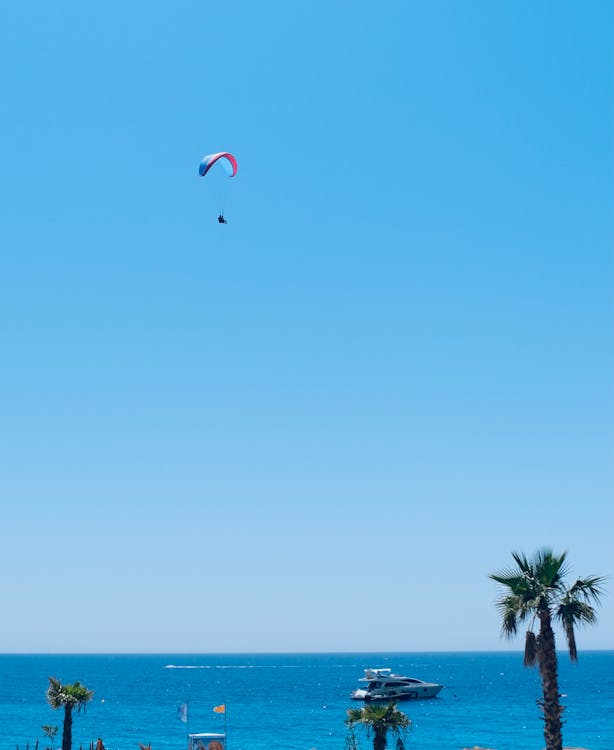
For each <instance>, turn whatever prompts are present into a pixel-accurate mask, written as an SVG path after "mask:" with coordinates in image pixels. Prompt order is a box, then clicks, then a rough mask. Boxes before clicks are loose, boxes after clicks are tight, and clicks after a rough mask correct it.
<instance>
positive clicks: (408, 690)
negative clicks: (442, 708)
mask: <svg viewBox="0 0 614 750" xmlns="http://www.w3.org/2000/svg"><path fill="white" fill-rule="evenodd" d="M358 681H359V682H366V683H367V686H366V687H364V688H359V689H358V690H355V691H354V692H353V693H352V698H353V699H354V700H356V701H401V700H418V699H419V698H434V697H435V696H436V695H437V694H438V693H439V691H440V690H442V688H443V685H437V684H435V683H434V682H423V681H422V680H416V679H415V678H414V677H403V676H402V675H400V674H393V673H392V670H390V669H365V676H364V677H361V678H360V680H358Z"/></svg>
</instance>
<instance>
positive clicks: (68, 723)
mask: <svg viewBox="0 0 614 750" xmlns="http://www.w3.org/2000/svg"><path fill="white" fill-rule="evenodd" d="M71 748H72V705H71V704H70V703H65V704H64V729H63V730H62V750H71ZM548 750H549V749H548Z"/></svg>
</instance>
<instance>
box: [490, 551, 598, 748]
mask: <svg viewBox="0 0 614 750" xmlns="http://www.w3.org/2000/svg"><path fill="white" fill-rule="evenodd" d="M512 557H513V558H514V561H515V563H516V566H517V567H514V568H507V569H505V570H503V571H501V572H499V573H493V574H492V575H490V578H492V580H493V581H496V582H497V583H499V584H501V586H503V588H504V591H503V593H502V595H501V597H500V598H499V599H498V601H497V608H498V609H499V612H500V613H501V617H502V630H503V635H505V636H507V637H508V638H513V637H514V636H515V635H516V631H517V628H518V623H519V622H524V621H525V620H529V628H528V630H527V633H526V639H525V651H524V665H525V667H529V666H531V667H532V666H534V665H535V664H537V665H538V666H539V674H540V678H541V683H542V693H543V700H540V701H538V703H539V705H540V706H541V710H542V712H543V714H544V738H545V740H546V750H561V749H562V747H563V734H562V724H563V722H562V720H561V714H562V713H563V710H564V709H563V706H561V704H560V701H559V698H560V694H559V684H558V662H557V656H556V646H555V641H554V630H553V628H552V624H553V621H559V622H560V623H561V624H562V626H563V630H564V631H565V635H566V637H567V644H568V646H569V656H570V658H571V660H572V661H577V660H578V651H577V648H576V636H575V628H576V627H577V626H578V625H582V624H592V623H594V622H596V620H597V616H596V614H595V609H594V607H593V606H592V605H593V604H599V599H600V597H601V595H602V593H603V589H602V584H603V578H599V577H598V576H588V577H586V578H578V580H577V581H576V582H575V583H574V584H573V585H572V586H571V587H569V588H568V587H567V586H566V584H565V582H564V578H565V576H566V575H567V573H568V566H567V564H566V559H567V553H566V552H563V554H561V555H555V554H554V553H553V552H552V550H551V549H548V548H544V549H542V550H540V551H538V552H537V553H536V554H535V555H534V557H533V559H532V560H529V559H527V558H526V557H525V556H524V555H523V554H521V553H519V552H513V553H512ZM536 620H539V632H538V634H537V636H536V635H535V632H534V630H533V628H534V624H535V622H536Z"/></svg>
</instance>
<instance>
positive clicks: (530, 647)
mask: <svg viewBox="0 0 614 750" xmlns="http://www.w3.org/2000/svg"><path fill="white" fill-rule="evenodd" d="M536 661H537V638H536V637H535V633H534V632H533V631H532V630H527V635H526V637H525V641H524V666H525V667H534V666H535V662H536Z"/></svg>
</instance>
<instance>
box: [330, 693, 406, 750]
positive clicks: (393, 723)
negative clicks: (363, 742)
mask: <svg viewBox="0 0 614 750" xmlns="http://www.w3.org/2000/svg"><path fill="white" fill-rule="evenodd" d="M345 723H346V724H347V725H348V727H349V728H350V739H349V742H348V746H349V747H352V748H355V747H356V741H355V738H354V727H355V726H356V724H362V725H363V726H364V727H365V729H366V732H367V737H370V736H371V734H373V750H384V748H385V747H386V744H387V735H388V732H389V731H390V732H392V734H393V735H394V736H395V737H396V740H397V741H396V746H397V750H404V748H405V743H404V741H403V740H404V739H405V733H406V730H407V727H410V726H411V721H410V719H408V718H407V716H405V714H404V713H403V712H402V711H398V710H397V707H396V703H390V704H388V705H387V706H384V705H382V704H381V703H380V704H378V703H370V704H368V705H366V706H364V708H351V709H350V710H349V711H348V717H347V719H346V721H345Z"/></svg>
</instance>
